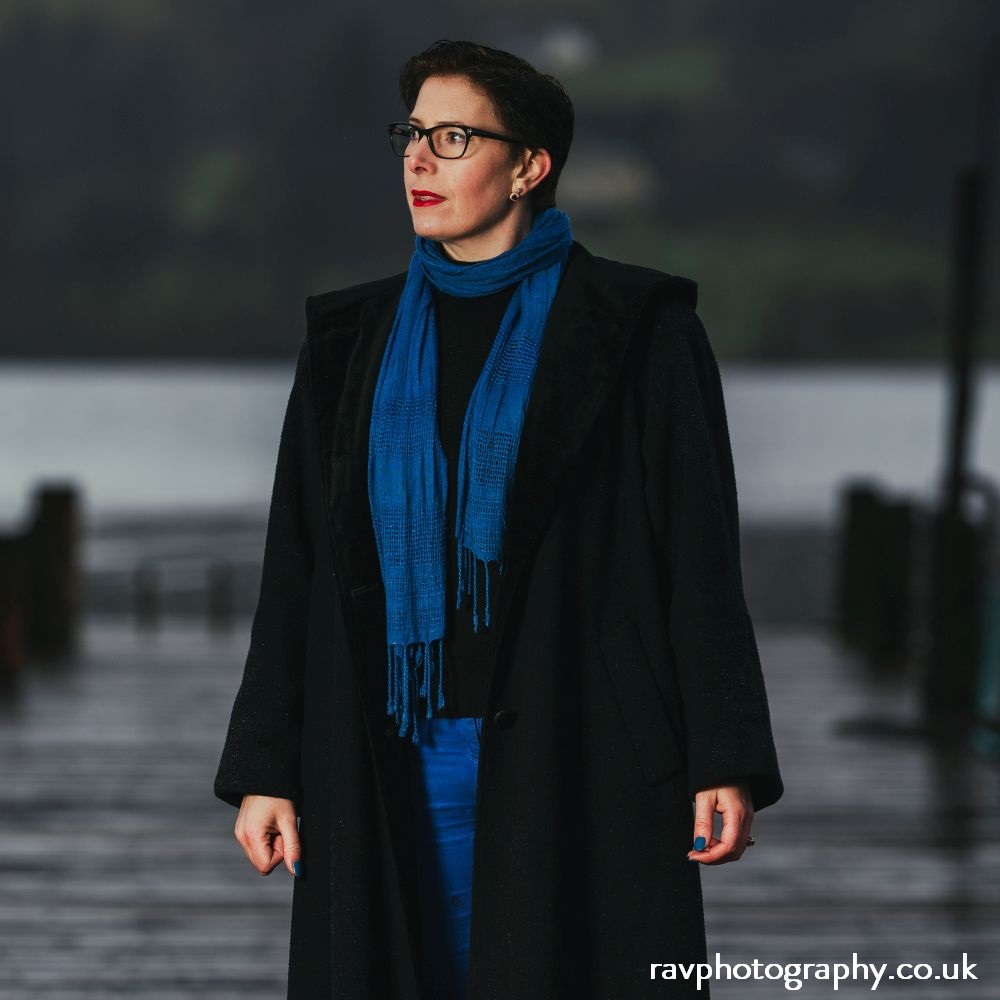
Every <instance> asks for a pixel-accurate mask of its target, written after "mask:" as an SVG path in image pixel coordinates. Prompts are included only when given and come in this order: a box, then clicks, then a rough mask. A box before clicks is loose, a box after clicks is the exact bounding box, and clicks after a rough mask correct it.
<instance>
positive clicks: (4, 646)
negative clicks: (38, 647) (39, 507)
mask: <svg viewBox="0 0 1000 1000" xmlns="http://www.w3.org/2000/svg"><path fill="white" fill-rule="evenodd" d="M24 548H25V546H24V540H23V539H22V538H20V537H17V536H15V537H9V538H0V692H3V693H9V692H13V691H14V690H16V688H17V687H18V685H19V683H20V679H21V668H22V666H23V665H24V660H25V649H24V602H23V596H22V595H23V594H24V591H25V586H24V572H25V559H24Z"/></svg>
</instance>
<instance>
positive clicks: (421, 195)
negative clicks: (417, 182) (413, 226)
mask: <svg viewBox="0 0 1000 1000" xmlns="http://www.w3.org/2000/svg"><path fill="white" fill-rule="evenodd" d="M410 194H411V195H412V196H413V207H414V208H427V207H429V206H430V205H440V204H441V202H443V201H444V200H445V199H444V198H442V197H441V195H439V194H435V193H434V192H433V191H411V192H410Z"/></svg>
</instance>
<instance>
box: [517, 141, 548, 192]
mask: <svg viewBox="0 0 1000 1000" xmlns="http://www.w3.org/2000/svg"><path fill="white" fill-rule="evenodd" d="M551 170H552V157H551V156H550V155H549V151H548V150H547V149H529V150H527V151H526V153H525V156H524V159H523V160H522V161H521V169H520V170H518V172H517V173H516V174H515V175H514V180H515V181H516V182H517V184H519V185H520V186H521V187H522V188H523V189H524V194H527V193H528V192H529V191H531V190H532V188H536V187H538V185H539V184H541V183H542V181H543V180H545V178H546V177H548V175H549V172H550V171H551Z"/></svg>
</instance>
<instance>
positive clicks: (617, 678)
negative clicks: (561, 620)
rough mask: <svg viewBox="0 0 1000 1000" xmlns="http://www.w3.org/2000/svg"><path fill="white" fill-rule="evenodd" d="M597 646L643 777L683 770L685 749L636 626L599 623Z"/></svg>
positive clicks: (654, 781) (657, 779)
mask: <svg viewBox="0 0 1000 1000" xmlns="http://www.w3.org/2000/svg"><path fill="white" fill-rule="evenodd" d="M600 645H601V654H602V659H603V660H604V666H605V668H606V669H607V672H608V677H609V679H610V681H611V686H612V687H613V688H614V692H615V697H616V698H617V700H618V707H619V709H620V710H621V714H622V719H623V720H624V723H625V729H626V730H627V731H628V734H629V737H630V738H631V740H632V745H633V747H634V748H635V753H636V757H637V758H638V760H639V766H640V767H641V769H642V773H643V775H644V777H645V779H646V781H647V782H648V783H649V784H650V785H658V784H660V783H661V782H664V781H666V780H668V779H669V778H673V777H676V776H677V775H679V774H681V773H682V772H684V771H685V769H686V762H685V758H684V753H683V751H682V749H681V744H680V741H679V739H678V735H677V731H676V729H675V726H674V724H673V722H672V720H671V717H670V713H669V711H668V710H667V706H666V705H665V704H664V701H663V695H662V694H661V692H660V689H659V687H658V686H657V684H656V680H655V678H654V677H653V673H652V665H651V664H650V662H649V657H648V656H647V655H646V650H645V648H644V647H643V644H642V638H641V636H640V635H639V630H638V628H637V627H636V626H635V624H634V623H633V622H631V621H629V620H628V619H624V618H622V619H618V620H615V621H611V622H606V623H605V624H604V625H603V627H602V628H601V633H600Z"/></svg>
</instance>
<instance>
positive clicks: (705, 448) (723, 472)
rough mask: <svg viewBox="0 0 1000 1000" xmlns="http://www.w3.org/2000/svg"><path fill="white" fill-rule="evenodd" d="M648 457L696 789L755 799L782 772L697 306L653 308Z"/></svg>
mask: <svg viewBox="0 0 1000 1000" xmlns="http://www.w3.org/2000/svg"><path fill="white" fill-rule="evenodd" d="M649 336H650V340H649V344H648V355H647V359H646V360H647V364H646V370H645V378H644V393H643V395H644V401H643V411H644V423H643V432H642V433H643V441H642V450H643V461H644V466H645V494H646V502H647V505H648V510H649V516H650V522H651V524H652V526H653V532H654V535H655V538H656V542H657V546H658V549H659V553H658V554H659V556H660V561H661V565H662V566H663V567H664V570H665V579H664V581H663V583H664V586H663V588H662V593H663V594H664V599H665V601H666V602H667V607H666V609H665V611H666V614H667V619H668V627H669V636H670V645H671V649H672V653H673V660H674V665H675V669H676V671H677V681H678V684H679V687H680V690H681V695H682V700H683V707H684V721H685V727H686V731H687V739H688V747H687V751H688V777H689V790H690V792H691V794H692V796H693V795H694V793H695V792H697V791H699V790H701V789H704V788H713V787H717V786H719V785H725V784H733V783H737V782H745V783H747V784H749V786H750V790H751V794H752V796H753V802H754V808H755V809H761V808H763V807H764V806H767V805H770V804H771V803H773V802H775V801H777V799H778V798H779V797H780V796H781V794H782V790H783V789H782V781H781V776H780V774H779V770H778V762H777V757H776V753H775V748H774V741H773V738H772V734H771V722H770V713H769V710H768V703H767V694H766V692H765V689H764V680H763V675H762V672H761V665H760V657H759V654H758V651H757V643H756V639H755V637H754V630H753V624H752V622H751V620H750V615H749V612H748V610H747V606H746V601H745V598H744V594H743V581H742V571H741V567H740V538H739V516H738V511H737V501H736V482H735V475H734V471H733V460H732V452H731V448H730V442H729V430H728V425H727V421H726V410H725V404H724V401H723V395H722V383H721V379H720V376H719V369H718V365H717V363H716V359H715V355H714V354H713V352H712V348H711V345H710V344H709V340H708V336H707V334H706V333H705V329H704V327H703V326H702V323H701V320H700V319H699V318H698V315H697V313H696V312H695V310H694V308H693V306H692V305H690V304H689V303H687V302H685V301H683V300H681V299H679V298H674V299H671V300H669V301H667V302H664V303H659V304H657V305H656V306H654V307H653V309H652V316H651V325H650V329H649Z"/></svg>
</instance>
